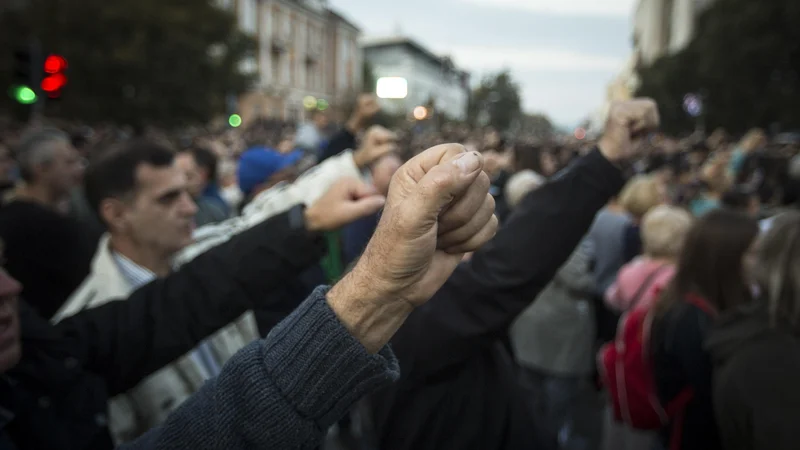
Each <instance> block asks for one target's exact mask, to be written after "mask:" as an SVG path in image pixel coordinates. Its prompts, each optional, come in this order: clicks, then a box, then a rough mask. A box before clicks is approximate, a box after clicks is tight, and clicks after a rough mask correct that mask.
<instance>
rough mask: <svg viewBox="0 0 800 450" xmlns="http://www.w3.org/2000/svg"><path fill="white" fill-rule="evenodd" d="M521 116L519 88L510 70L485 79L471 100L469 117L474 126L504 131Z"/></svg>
mask: <svg viewBox="0 0 800 450" xmlns="http://www.w3.org/2000/svg"><path fill="white" fill-rule="evenodd" d="M520 114H522V102H521V100H520V94H519V86H518V85H517V83H516V82H515V81H514V80H513V79H512V78H511V74H510V73H509V72H508V70H504V71H502V72H500V73H497V74H495V75H490V76H487V77H485V78H484V79H483V80H482V81H481V84H480V86H478V88H477V89H475V90H474V91H473V93H472V98H470V104H469V110H468V116H469V120H470V123H472V124H473V125H491V126H492V127H494V128H496V129H498V130H502V131H504V130H507V129H508V128H509V127H510V126H511V124H512V123H513V122H514V120H515V119H517V118H519V116H520ZM484 122H485V123H484Z"/></svg>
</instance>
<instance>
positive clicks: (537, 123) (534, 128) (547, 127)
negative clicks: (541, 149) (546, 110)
mask: <svg viewBox="0 0 800 450" xmlns="http://www.w3.org/2000/svg"><path fill="white" fill-rule="evenodd" d="M517 128H518V130H517V131H516V134H517V135H519V136H531V137H537V138H540V139H547V138H549V137H550V136H552V134H553V133H554V132H555V127H554V126H553V122H551V121H550V118H549V117H547V116H545V115H544V114H523V115H522V116H521V117H520V118H519V121H518V122H517Z"/></svg>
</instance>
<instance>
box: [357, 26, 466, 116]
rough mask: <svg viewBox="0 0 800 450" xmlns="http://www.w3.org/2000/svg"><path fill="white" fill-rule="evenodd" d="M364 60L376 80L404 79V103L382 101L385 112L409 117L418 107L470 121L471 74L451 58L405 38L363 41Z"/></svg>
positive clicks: (400, 100) (394, 100)
mask: <svg viewBox="0 0 800 450" xmlns="http://www.w3.org/2000/svg"><path fill="white" fill-rule="evenodd" d="M361 46H362V48H363V51H364V59H365V60H366V61H367V63H368V64H369V66H370V68H371V69H372V72H373V75H374V76H375V78H376V79H380V78H383V77H398V78H404V79H405V80H406V82H407V85H408V93H407V95H406V97H405V98H401V99H388V98H386V99H380V102H381V106H382V107H383V108H384V110H386V111H388V112H390V113H392V114H405V115H409V114H411V113H412V112H413V110H414V108H416V107H418V106H426V107H427V106H430V104H431V103H432V106H433V107H434V111H439V112H442V113H444V114H445V115H447V117H449V118H451V119H456V120H463V119H465V118H466V114H467V105H468V102H469V95H470V89H469V74H468V73H467V72H465V71H463V70H459V69H458V68H456V67H455V66H454V65H453V62H452V60H450V58H448V57H440V56H436V55H434V54H433V53H432V52H430V51H429V50H427V49H425V48H424V47H422V46H421V45H419V44H418V43H417V42H415V41H413V40H411V39H408V38H403V37H395V38H383V39H373V40H365V41H362V44H361Z"/></svg>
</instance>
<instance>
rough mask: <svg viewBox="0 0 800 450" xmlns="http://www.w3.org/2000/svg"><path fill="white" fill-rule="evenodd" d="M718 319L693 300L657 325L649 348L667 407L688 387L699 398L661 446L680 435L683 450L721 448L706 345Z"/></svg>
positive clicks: (694, 398)
mask: <svg viewBox="0 0 800 450" xmlns="http://www.w3.org/2000/svg"><path fill="white" fill-rule="evenodd" d="M714 320H715V319H714V318H713V317H712V316H711V315H709V314H708V313H707V312H705V311H703V310H702V309H700V308H698V307H697V306H695V305H691V304H689V303H688V302H679V303H677V304H676V305H675V306H674V307H672V308H670V309H669V311H667V312H666V313H664V316H663V317H661V318H658V319H656V320H655V322H654V323H653V328H652V331H651V340H650V346H651V350H652V353H653V374H654V375H655V383H656V390H657V391H658V397H659V399H660V400H661V403H662V404H663V405H666V404H668V403H669V402H671V401H672V400H674V399H675V398H676V397H677V396H678V394H680V393H681V392H683V391H684V390H685V389H686V388H691V389H692V390H693V391H694V395H693V396H692V399H691V400H690V401H689V403H688V404H687V405H686V408H685V409H684V411H683V416H682V417H681V418H680V424H679V425H678V424H677V423H675V422H673V423H671V424H670V426H669V427H668V428H667V429H665V430H662V433H661V434H662V435H661V438H662V442H663V443H665V444H670V443H671V441H672V439H673V435H679V436H678V437H675V438H674V439H679V440H680V441H679V442H680V446H679V447H678V448H680V450H719V449H720V448H721V444H720V441H719V433H718V432H717V423H716V420H715V419H714V409H713V406H712V403H711V394H712V391H711V389H712V365H711V356H710V355H709V354H708V352H707V351H706V350H705V349H704V347H703V345H704V342H705V340H706V338H707V337H708V333H709V331H710V330H711V326H712V325H713V322H714Z"/></svg>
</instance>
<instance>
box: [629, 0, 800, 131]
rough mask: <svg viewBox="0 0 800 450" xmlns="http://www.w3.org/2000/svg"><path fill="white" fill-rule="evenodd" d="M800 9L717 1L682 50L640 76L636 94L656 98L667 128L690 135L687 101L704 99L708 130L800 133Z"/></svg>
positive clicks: (788, 3)
mask: <svg viewBox="0 0 800 450" xmlns="http://www.w3.org/2000/svg"><path fill="white" fill-rule="evenodd" d="M798 22H800V2H797V1H796V0H771V1H768V2H753V1H749V0H717V1H716V2H715V3H713V4H712V6H711V7H710V8H709V9H707V10H706V11H705V12H704V13H702V14H701V15H700V16H699V17H698V20H697V27H696V29H697V30H698V31H697V34H696V36H695V37H694V39H693V40H692V42H691V43H690V44H689V45H688V46H687V48H685V49H684V50H683V51H681V52H679V53H677V54H675V55H670V56H666V57H663V58H661V59H659V60H657V61H656V62H655V63H654V64H652V65H651V66H650V67H644V68H642V69H641V70H640V72H639V76H640V78H641V80H642V84H641V86H640V88H639V91H638V92H637V94H638V95H648V96H652V97H654V98H655V99H656V100H657V101H658V102H659V106H660V108H661V113H662V119H663V122H664V125H665V128H666V129H667V130H669V131H688V130H689V129H690V128H691V127H692V120H690V119H689V118H688V117H687V116H686V113H685V112H683V107H682V102H683V97H684V95H686V94H687V93H700V94H703V97H704V103H705V104H704V106H705V117H704V119H705V122H706V127H707V128H708V129H713V128H717V127H724V128H726V129H728V130H729V131H734V132H741V131H744V130H746V129H748V128H750V127H753V126H760V127H768V126H770V125H772V124H775V123H777V124H780V125H781V126H782V127H783V128H787V129H790V128H798V127H800V110H798V108H797V104H798V102H800V83H799V82H800V78H799V77H798V75H799V74H800V29H798V28H797V26H796V24H797V23H798Z"/></svg>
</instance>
